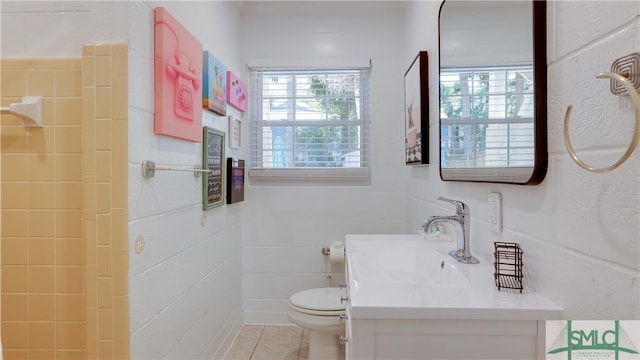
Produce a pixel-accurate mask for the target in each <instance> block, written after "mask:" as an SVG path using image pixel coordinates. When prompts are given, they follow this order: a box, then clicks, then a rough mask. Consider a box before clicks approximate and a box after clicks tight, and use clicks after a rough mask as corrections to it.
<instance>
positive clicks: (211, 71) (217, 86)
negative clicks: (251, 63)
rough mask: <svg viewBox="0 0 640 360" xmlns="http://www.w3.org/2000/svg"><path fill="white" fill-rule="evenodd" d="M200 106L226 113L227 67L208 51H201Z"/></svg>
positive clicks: (223, 114)
mask: <svg viewBox="0 0 640 360" xmlns="http://www.w3.org/2000/svg"><path fill="white" fill-rule="evenodd" d="M202 64H203V65H202V66H203V69H202V107H203V108H205V109H208V110H211V111H213V112H215V113H216V114H218V115H222V116H225V115H227V80H226V79H225V78H224V77H225V76H226V74H227V68H226V67H225V66H224V65H223V64H222V63H221V62H220V61H219V60H218V59H216V57H215V56H213V54H211V53H210V52H209V51H205V52H203V53H202Z"/></svg>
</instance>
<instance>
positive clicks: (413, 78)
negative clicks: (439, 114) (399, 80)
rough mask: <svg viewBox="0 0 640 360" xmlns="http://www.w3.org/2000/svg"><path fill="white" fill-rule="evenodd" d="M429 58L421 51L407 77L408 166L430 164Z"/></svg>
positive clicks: (405, 125) (406, 153)
mask: <svg viewBox="0 0 640 360" xmlns="http://www.w3.org/2000/svg"><path fill="white" fill-rule="evenodd" d="M427 69H428V56H427V52H426V51H420V52H419V53H418V56H416V58H415V59H414V60H413V62H412V63H411V66H409V70H407V72H406V73H405V74H404V128H405V141H404V150H405V163H406V164H407V165H420V164H428V163H429V94H428V84H429V78H428V72H427Z"/></svg>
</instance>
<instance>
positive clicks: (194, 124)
mask: <svg viewBox="0 0 640 360" xmlns="http://www.w3.org/2000/svg"><path fill="white" fill-rule="evenodd" d="M154 14H155V22H154V24H155V25H154V34H155V37H154V44H155V46H154V54H155V56H154V79H155V81H154V117H153V122H154V132H155V133H156V134H159V135H166V136H172V137H175V138H179V139H185V140H189V141H193V142H201V141H202V135H201V133H200V132H201V131H202V106H201V105H200V102H201V101H202V84H201V79H202V44H201V43H200V41H198V39H196V38H195V37H194V36H193V35H192V34H191V33H190V32H189V31H187V29H185V28H184V26H182V24H180V23H179V22H178V21H177V20H176V19H175V18H174V17H173V16H171V14H169V12H168V11H167V10H165V9H164V8H163V7H157V8H155V10H154Z"/></svg>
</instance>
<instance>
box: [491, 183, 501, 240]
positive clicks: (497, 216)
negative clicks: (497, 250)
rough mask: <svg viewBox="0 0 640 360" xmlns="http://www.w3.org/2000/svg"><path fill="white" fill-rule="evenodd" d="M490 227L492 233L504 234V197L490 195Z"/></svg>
mask: <svg viewBox="0 0 640 360" xmlns="http://www.w3.org/2000/svg"><path fill="white" fill-rule="evenodd" d="M489 227H490V228H491V231H493V232H497V233H501V232H502V195H500V193H497V192H492V193H489Z"/></svg>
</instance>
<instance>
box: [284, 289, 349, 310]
mask: <svg viewBox="0 0 640 360" xmlns="http://www.w3.org/2000/svg"><path fill="white" fill-rule="evenodd" d="M340 298H341V294H340V289H339V288H335V287H324V288H317V289H309V290H303V291H299V292H297V293H295V294H293V295H291V297H290V298H289V305H290V307H291V308H292V309H293V310H295V311H298V312H301V313H304V314H309V315H320V316H339V315H341V314H344V312H345V306H344V304H343V303H342V301H341V300H340Z"/></svg>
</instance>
